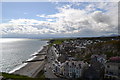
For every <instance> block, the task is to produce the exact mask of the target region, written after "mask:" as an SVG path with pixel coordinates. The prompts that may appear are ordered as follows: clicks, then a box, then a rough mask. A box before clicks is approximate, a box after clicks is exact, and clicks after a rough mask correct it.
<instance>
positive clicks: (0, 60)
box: [0, 38, 47, 73]
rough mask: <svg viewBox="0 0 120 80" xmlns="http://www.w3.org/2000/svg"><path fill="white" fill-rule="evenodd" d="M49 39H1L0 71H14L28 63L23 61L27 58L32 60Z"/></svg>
mask: <svg viewBox="0 0 120 80" xmlns="http://www.w3.org/2000/svg"><path fill="white" fill-rule="evenodd" d="M45 45H47V41H43V40H40V39H17V38H1V39H0V72H6V73H12V72H14V71H16V70H18V69H20V68H21V67H24V66H25V65H27V63H22V62H23V61H26V60H32V59H34V58H35V57H36V56H33V55H34V54H37V52H38V51H40V50H41V49H42V48H43V46H45Z"/></svg>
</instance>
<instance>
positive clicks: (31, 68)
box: [12, 45, 48, 78]
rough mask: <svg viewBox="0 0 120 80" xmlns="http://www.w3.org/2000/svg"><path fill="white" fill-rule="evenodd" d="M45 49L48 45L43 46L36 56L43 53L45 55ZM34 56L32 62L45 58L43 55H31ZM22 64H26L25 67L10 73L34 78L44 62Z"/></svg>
mask: <svg viewBox="0 0 120 80" xmlns="http://www.w3.org/2000/svg"><path fill="white" fill-rule="evenodd" d="M47 49H48V45H45V46H43V48H42V49H41V50H39V51H38V54H43V53H44V54H46V51H47ZM34 56H35V58H34V59H32V60H37V59H43V58H45V55H36V54H35V55H33V57H34ZM23 64H26V65H25V66H23V67H21V68H20V69H18V70H16V71H14V72H12V73H13V74H18V75H24V76H28V77H33V78H34V77H36V75H37V74H38V73H39V72H40V71H41V70H42V69H43V68H44V64H45V60H43V61H36V62H28V63H23Z"/></svg>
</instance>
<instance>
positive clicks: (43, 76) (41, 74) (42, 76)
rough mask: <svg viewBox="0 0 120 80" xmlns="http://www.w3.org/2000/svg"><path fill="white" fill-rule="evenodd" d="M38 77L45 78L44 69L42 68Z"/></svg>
mask: <svg viewBox="0 0 120 80" xmlns="http://www.w3.org/2000/svg"><path fill="white" fill-rule="evenodd" d="M36 78H40V80H45V75H44V70H41V71H40V72H39V73H38V75H37V76H36Z"/></svg>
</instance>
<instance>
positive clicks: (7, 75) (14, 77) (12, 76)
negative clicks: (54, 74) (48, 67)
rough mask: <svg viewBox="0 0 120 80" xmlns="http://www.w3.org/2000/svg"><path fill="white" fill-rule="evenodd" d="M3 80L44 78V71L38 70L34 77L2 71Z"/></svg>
mask: <svg viewBox="0 0 120 80" xmlns="http://www.w3.org/2000/svg"><path fill="white" fill-rule="evenodd" d="M2 76H3V77H4V79H3V80H7V79H12V80H46V78H45V75H44V71H43V70H42V71H40V72H39V73H38V75H37V76H36V77H35V78H31V77H28V76H23V75H17V74H9V73H4V72H2Z"/></svg>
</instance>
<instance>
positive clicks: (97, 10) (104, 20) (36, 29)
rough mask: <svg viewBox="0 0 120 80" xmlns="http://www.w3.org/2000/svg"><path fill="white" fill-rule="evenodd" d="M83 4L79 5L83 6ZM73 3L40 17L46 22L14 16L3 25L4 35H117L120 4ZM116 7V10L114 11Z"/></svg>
mask: <svg viewBox="0 0 120 80" xmlns="http://www.w3.org/2000/svg"><path fill="white" fill-rule="evenodd" d="M81 4H82V3H79V5H77V6H82V5H81ZM72 6H73V5H72V4H70V5H68V4H67V5H63V6H62V7H58V8H57V9H58V13H55V14H51V15H45V14H42V15H41V14H40V15H39V14H38V15H36V16H38V17H42V18H45V19H46V21H39V20H35V19H12V20H11V21H9V22H8V23H5V24H2V25H1V26H2V33H3V34H13V33H16V34H37V35H42V34H46V35H59V34H63V35H67V36H70V35H74V36H78V35H79V36H83V35H84V36H85V35H86V36H89V35H92V36H100V35H105V34H106V35H108V34H112V33H113V34H117V28H118V26H117V23H118V22H117V21H118V20H117V5H116V3H89V4H87V5H86V6H85V7H84V8H82V9H78V8H74V7H72ZM114 10H115V11H114Z"/></svg>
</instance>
